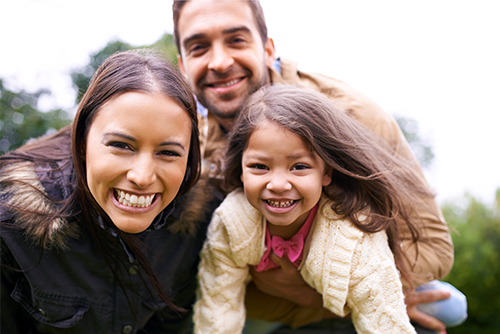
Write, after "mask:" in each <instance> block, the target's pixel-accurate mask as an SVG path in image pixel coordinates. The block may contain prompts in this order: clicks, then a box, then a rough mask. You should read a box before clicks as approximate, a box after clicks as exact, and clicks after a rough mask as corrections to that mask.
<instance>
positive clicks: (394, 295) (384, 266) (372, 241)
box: [194, 189, 415, 334]
mask: <svg viewBox="0 0 500 334" xmlns="http://www.w3.org/2000/svg"><path fill="white" fill-rule="evenodd" d="M329 204H330V205H329ZM265 223H266V222H265V220H264V219H263V217H262V215H261V214H260V212H259V211H257V210H256V209H255V208H254V207H252V206H251V205H250V204H249V203H248V201H247V200H246V197H245V195H244V193H243V191H242V189H237V190H235V191H233V192H232V193H230V194H229V195H228V196H227V197H226V199H225V200H224V202H223V203H222V204H221V205H220V207H219V208H218V209H217V210H216V211H215V213H214V215H213V217H212V221H211V223H210V226H209V229H208V236H207V240H206V241H205V245H204V247H203V250H202V252H201V262H200V266H199V273H198V278H199V288H198V291H197V302H196V304H195V306H194V312H195V313H194V323H195V333H217V334H222V333H230V334H235V333H241V331H242V329H243V326H244V322H245V306H244V297H245V286H246V283H247V282H248V277H249V275H248V272H249V270H248V266H249V265H257V264H258V263H259V261H260V259H261V257H262V255H263V254H264V251H265V233H264V232H265ZM311 232H312V233H309V236H308V240H307V241H306V245H305V248H304V252H306V253H305V254H304V258H305V260H304V261H303V262H302V264H301V266H300V268H299V270H300V273H301V275H302V277H303V278H304V280H305V281H306V282H307V283H308V284H309V285H310V286H312V287H313V288H315V289H316V290H317V291H318V292H319V293H321V294H322V295H323V303H324V306H325V307H326V308H328V309H329V310H330V311H332V312H333V313H335V314H337V315H339V316H341V317H343V316H345V315H347V314H348V313H349V312H351V315H352V320H353V323H354V326H355V327H356V331H357V332H358V333H360V334H361V333H383V334H387V333H415V330H414V328H413V327H412V326H411V324H410V320H409V318H408V315H407V313H406V306H405V303H404V295H403V291H402V285H401V281H400V279H399V273H398V271H397V269H396V266H395V264H394V258H393V255H392V252H391V250H390V249H389V245H388V243H387V236H386V234H385V232H379V233H373V234H368V233H363V232H362V231H360V230H359V229H357V228H356V227H355V226H354V225H353V224H352V223H351V222H350V221H348V220H339V219H338V218H337V216H336V214H335V213H334V212H333V210H332V209H331V203H329V200H328V199H327V198H325V197H323V198H322V199H321V201H320V206H319V210H318V213H317V216H316V219H315V221H314V223H313V226H312V227H311ZM262 307H263V308H265V307H266V305H262Z"/></svg>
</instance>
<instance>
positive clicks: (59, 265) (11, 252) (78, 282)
mask: <svg viewBox="0 0 500 334" xmlns="http://www.w3.org/2000/svg"><path fill="white" fill-rule="evenodd" d="M67 166H68V167H65V168H63V169H61V170H59V171H56V172H54V171H53V170H52V171H50V172H49V171H47V170H48V169H47V168H46V169H44V168H41V167H37V168H36V169H35V168H34V167H33V165H32V164H30V163H25V164H18V166H14V168H10V169H9V170H8V171H6V168H4V170H2V171H1V174H0V187H1V188H0V200H1V201H2V203H3V204H6V203H8V204H15V205H22V206H23V207H25V208H27V209H30V208H31V209H33V208H37V209H38V210H39V209H40V208H43V210H44V211H46V212H51V211H53V210H54V209H55V206H54V205H55V204H54V201H49V200H48V199H47V197H45V196H43V194H41V193H40V192H37V191H35V190H34V189H33V188H32V187H29V186H26V185H24V186H23V185H22V184H19V183H12V182H9V179H10V178H12V177H15V178H18V179H19V178H20V179H23V180H30V183H31V184H33V185H35V186H36V187H37V188H39V189H42V190H43V191H45V192H46V193H47V194H48V195H49V196H50V197H51V198H52V199H56V200H59V199H64V198H67V197H68V196H69V194H70V193H71V192H72V189H73V188H72V187H74V186H73V185H72V184H73V183H74V182H72V171H73V168H72V165H71V164H70V163H67ZM198 189H201V190H202V192H203V191H205V193H202V194H201V196H205V195H206V190H204V189H205V188H204V187H203V186H199V187H198ZM194 191H196V189H195V190H194ZM192 193H193V191H191V193H188V195H187V196H186V197H185V198H184V199H182V203H183V208H181V209H178V210H176V211H175V212H174V214H172V215H168V214H166V212H165V210H170V209H171V207H170V206H169V208H167V209H165V210H164V212H163V213H162V214H160V215H159V216H158V217H157V218H156V219H155V221H154V222H153V224H152V226H151V227H150V228H149V229H148V230H146V231H144V232H142V233H140V234H138V235H137V236H138V238H139V239H140V240H141V241H142V242H143V247H142V250H143V252H144V253H145V254H146V255H147V258H148V260H149V261H150V263H151V264H152V267H153V269H154V270H155V273H156V275H157V276H158V278H159V280H160V282H161V284H162V285H163V288H164V289H165V291H166V292H167V293H168V295H169V296H170V297H171V299H172V300H173V302H174V303H175V304H176V305H177V306H180V307H183V308H185V309H187V312H184V313H177V312H174V311H172V310H171V309H170V308H168V307H166V305H165V304H164V303H163V302H162V301H161V300H160V299H159V297H158V296H157V294H156V293H155V290H154V289H153V287H152V286H151V284H150V283H149V280H148V278H147V277H146V275H145V274H144V273H143V272H142V270H138V266H137V263H136V261H135V260H134V258H133V257H132V256H131V255H130V252H128V251H127V249H126V247H125V246H124V244H123V242H122V241H121V240H120V237H119V236H117V235H116V233H112V232H113V231H102V232H104V235H105V236H106V237H105V238H104V239H105V240H103V242H105V243H106V245H109V246H111V247H113V248H114V249H117V250H118V253H120V252H121V253H122V254H123V259H125V260H124V261H113V266H114V270H115V271H116V273H117V274H118V275H119V277H121V282H119V281H118V280H117V279H116V278H115V276H114V275H113V273H112V270H111V269H110V268H109V266H108V265H107V264H106V262H105V260H104V258H103V256H102V255H101V253H100V251H99V249H98V246H97V245H96V244H95V242H93V241H92V239H91V238H90V234H89V231H88V229H87V227H86V226H85V224H82V222H79V221H78V220H73V221H70V220H54V221H53V222H52V226H51V227H52V229H53V231H52V233H51V234H50V236H49V239H48V240H47V241H46V249H45V250H44V251H43V254H42V253H41V248H40V247H38V246H36V244H37V242H39V241H40V238H41V235H40V232H39V231H38V230H37V229H36V224H35V223H34V222H33V219H31V216H30V215H29V214H12V213H11V212H10V211H9V210H8V209H7V208H6V206H0V221H1V222H2V230H1V259H2V269H1V271H2V272H1V277H2V292H1V310H2V311H1V333H6V334H7V333H8V334H15V333H184V332H189V331H190V329H189V328H190V320H191V307H192V304H193V302H194V300H195V289H196V272H197V266H198V261H199V252H200V250H201V247H202V245H203V241H204V239H205V234H206V227H207V224H208V221H209V219H210V213H211V211H212V209H213V208H215V207H216V206H217V204H218V201H216V200H211V201H210V200H209V201H197V200H193V199H192V200H189V198H192V197H196V196H193V195H192ZM196 202H204V203H207V202H209V203H210V207H205V208H203V209H202V208H199V207H190V206H191V205H193V203H195V204H196ZM186 208H187V209H186ZM189 212H191V213H193V212H194V217H193V216H191V217H190V216H189V214H190V213H189ZM167 216H168V217H167ZM173 216H175V217H176V219H174V218H173ZM180 216H182V217H180ZM186 221H188V223H186ZM11 225H12V228H11V227H9V226H11ZM100 228H101V227H100ZM126 259H129V260H128V261H127V260H126ZM10 268H18V269H21V270H22V271H19V270H17V271H16V270H12V269H10ZM120 284H122V285H123V288H124V289H122V287H121V286H120ZM124 290H125V291H126V293H124ZM129 305H132V306H133V310H132V309H131V308H130V306H129ZM158 305H160V308H161V309H162V312H158V310H157V308H158Z"/></svg>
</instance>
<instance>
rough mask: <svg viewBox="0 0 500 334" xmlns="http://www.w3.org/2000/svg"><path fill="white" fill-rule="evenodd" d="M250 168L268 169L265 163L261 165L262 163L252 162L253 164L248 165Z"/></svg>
mask: <svg viewBox="0 0 500 334" xmlns="http://www.w3.org/2000/svg"><path fill="white" fill-rule="evenodd" d="M250 168H253V169H262V170H266V169H268V168H267V166H266V165H262V164H253V165H251V166H250Z"/></svg>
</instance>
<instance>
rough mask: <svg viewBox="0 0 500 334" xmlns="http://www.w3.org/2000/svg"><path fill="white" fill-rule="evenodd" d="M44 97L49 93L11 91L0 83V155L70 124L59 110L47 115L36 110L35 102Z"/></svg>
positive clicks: (64, 113)
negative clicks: (31, 139)
mask: <svg viewBox="0 0 500 334" xmlns="http://www.w3.org/2000/svg"><path fill="white" fill-rule="evenodd" d="M44 94H49V92H48V91H46V90H39V91H38V92H36V93H27V92H25V91H20V92H13V91H10V90H8V89H7V88H5V87H4V84H3V80H2V79H0V155H2V154H5V153H7V152H8V151H11V150H14V149H16V148H18V147H19V146H21V145H23V144H24V143H26V141H27V140H29V139H30V138H37V137H40V136H42V135H45V134H47V133H51V132H55V131H56V130H58V129H60V128H62V127H63V126H65V125H67V124H69V123H70V122H71V121H70V117H69V115H68V113H66V112H65V111H63V110H61V109H57V110H52V111H49V112H40V111H38V110H37V109H36V108H37V102H38V99H39V98H40V97H41V96H42V95H44Z"/></svg>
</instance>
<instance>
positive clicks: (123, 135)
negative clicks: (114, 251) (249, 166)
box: [86, 92, 191, 233]
mask: <svg viewBox="0 0 500 334" xmlns="http://www.w3.org/2000/svg"><path fill="white" fill-rule="evenodd" d="M190 137H191V121H190V119H189V116H188V114H187V113H186V111H185V110H184V109H182V108H181V107H180V106H179V105H178V104H176V103H175V102H174V101H173V100H172V99H170V98H168V97H166V96H164V95H161V94H150V93H143V92H127V93H123V94H120V95H118V96H116V97H113V98H112V99H111V100H109V101H108V102H107V103H106V104H104V105H103V106H102V107H101V108H100V109H99V111H98V113H97V115H96V117H95V118H94V120H93V122H92V125H91V126H90V129H89V134H88V137H87V152H86V165H87V182H88V187H89V189H90V192H91V193H92V195H93V196H94V199H95V200H96V201H97V203H98V204H99V205H100V206H101V208H102V209H103V210H104V211H105V212H106V213H107V214H108V215H109V217H110V218H111V220H112V221H113V223H114V224H115V225H116V227H118V228H119V229H120V230H122V231H124V232H128V233H139V232H142V231H144V230H145V229H146V228H148V227H149V225H150V224H151V223H152V221H153V219H154V218H155V217H156V216H157V215H158V214H159V213H160V212H161V211H162V210H163V209H165V207H167V205H168V204H170V202H171V201H172V200H173V199H174V197H175V196H176V194H177V192H178V190H179V187H180V186H181V184H182V181H183V179H184V174H185V172H186V164H187V160H188V153H189V145H190Z"/></svg>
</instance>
